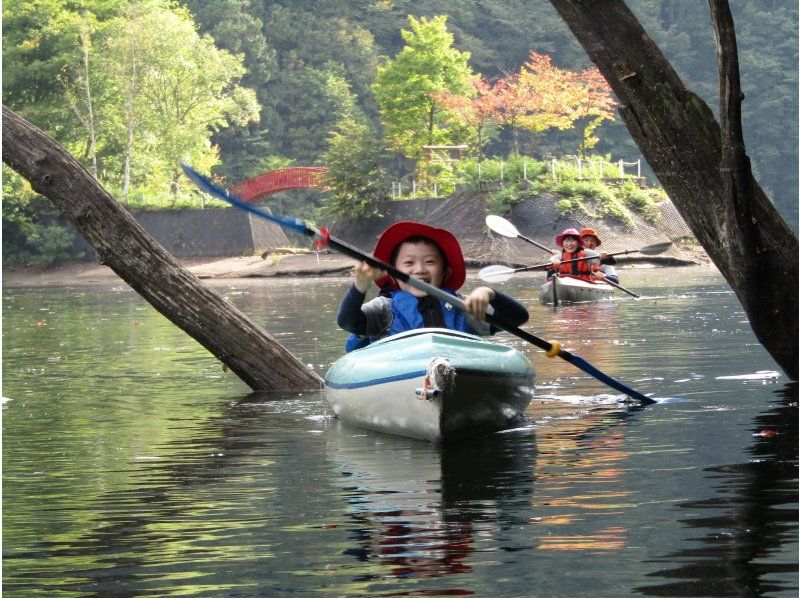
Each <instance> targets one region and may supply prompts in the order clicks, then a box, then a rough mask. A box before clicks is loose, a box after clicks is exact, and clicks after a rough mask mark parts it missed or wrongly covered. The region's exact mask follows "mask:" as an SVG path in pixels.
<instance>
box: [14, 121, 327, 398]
mask: <svg viewBox="0 0 800 598" xmlns="http://www.w3.org/2000/svg"><path fill="white" fill-rule="evenodd" d="M3 162H5V163H6V164H8V165H9V166H10V167H11V168H13V169H14V170H16V171H17V172H19V173H20V174H21V175H22V176H24V177H25V178H26V179H28V181H30V183H31V185H32V187H33V189H34V190H35V191H36V192H37V193H41V194H42V195H45V196H47V197H48V198H49V199H50V200H51V201H52V202H53V203H54V204H55V205H56V206H57V207H58V208H59V209H60V210H61V212H62V213H63V214H64V215H65V216H66V217H67V218H68V219H69V220H70V222H72V224H74V225H75V227H76V228H77V229H78V231H80V233H81V234H82V235H83V236H84V237H85V238H86V240H87V241H88V242H89V243H90V244H91V245H92V247H94V249H95V250H96V251H97V254H98V256H99V261H100V263H101V264H105V265H107V266H109V267H110V268H111V269H112V270H113V271H114V272H116V273H117V274H118V275H119V276H120V278H122V279H123V280H124V281H125V282H126V283H128V284H129V285H130V286H131V287H132V288H133V289H134V290H135V291H136V292H137V293H139V294H140V295H141V296H142V297H144V298H145V299H146V300H147V301H148V302H149V303H150V304H151V305H152V306H153V307H155V308H156V309H157V310H158V311H159V312H161V313H162V314H163V315H164V316H166V317H167V318H168V319H169V320H170V321H172V322H173V323H174V324H175V325H176V326H178V327H179V328H181V329H182V330H183V331H185V332H186V333H187V334H189V335H190V336H191V337H192V338H194V339H195V340H196V341H197V342H199V343H200V344H201V345H203V346H204V347H205V348H206V349H208V350H209V351H210V352H211V353H212V354H213V355H214V356H215V357H217V358H218V359H219V360H220V361H222V362H223V363H224V364H226V365H227V366H228V367H229V368H230V369H231V370H232V371H233V372H234V373H235V374H236V375H238V376H239V377H240V378H241V379H242V380H243V381H244V382H245V383H246V384H247V385H248V386H250V388H252V389H253V390H312V389H319V388H321V386H322V380H321V379H320V377H319V376H317V374H315V373H314V372H313V371H311V370H309V369H308V368H307V367H306V366H305V365H304V364H303V363H301V362H300V361H299V360H298V359H297V358H296V357H294V355H292V354H291V353H290V352H289V351H287V350H286V349H285V348H284V347H283V346H281V345H280V343H278V342H277V341H276V340H275V339H274V338H272V337H271V336H270V335H269V334H267V333H266V332H265V331H264V330H263V329H261V328H260V327H259V326H258V325H257V324H255V323H254V322H253V321H252V320H250V319H249V318H248V317H247V316H245V315H244V314H242V313H241V312H239V311H238V310H237V309H236V308H235V307H233V306H232V305H231V304H229V303H228V302H227V301H225V300H224V299H222V298H221V297H220V296H219V295H217V294H216V293H214V292H213V291H212V290H211V289H209V288H208V287H207V286H206V285H204V284H203V283H202V282H201V281H200V279H198V278H197V277H196V276H195V275H194V274H192V273H191V272H189V271H188V270H187V269H185V268H184V267H183V266H181V264H180V263H179V262H178V261H177V260H176V259H175V258H174V257H173V256H172V255H171V254H170V253H168V252H167V251H166V250H165V249H164V248H163V247H162V246H161V245H160V244H159V243H158V242H157V241H156V240H155V239H153V238H152V237H151V236H150V235H149V234H148V233H147V231H145V230H144V229H143V228H142V227H141V225H140V224H139V223H138V222H137V221H136V220H135V219H134V218H133V217H132V216H131V215H130V214H129V213H128V212H127V211H126V210H125V209H123V208H122V207H121V206H120V205H119V204H118V203H117V202H116V201H115V200H114V198H113V197H111V195H109V193H108V192H107V191H105V189H103V188H102V187H101V186H100V184H99V183H98V182H97V180H96V179H95V178H94V177H93V176H92V175H91V174H90V173H89V172H88V171H87V170H86V169H85V168H84V167H83V166H82V165H81V164H80V163H79V162H78V161H77V160H75V158H73V157H72V156H71V155H70V154H69V153H68V152H67V151H66V150H65V149H64V148H63V147H62V146H61V145H59V144H58V143H57V142H56V141H54V140H53V139H52V138H50V137H49V136H47V135H46V134H45V133H43V132H42V131H40V130H39V129H37V128H36V127H34V126H33V125H32V124H30V123H29V122H28V121H26V120H25V119H23V118H22V117H20V116H19V115H17V114H16V113H14V112H13V111H11V110H9V109H8V108H6V107H5V106H3Z"/></svg>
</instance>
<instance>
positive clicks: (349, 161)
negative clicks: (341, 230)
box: [321, 118, 387, 219]
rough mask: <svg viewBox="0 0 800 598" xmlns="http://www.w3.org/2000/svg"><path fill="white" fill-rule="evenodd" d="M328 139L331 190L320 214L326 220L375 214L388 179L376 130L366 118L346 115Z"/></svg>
mask: <svg viewBox="0 0 800 598" xmlns="http://www.w3.org/2000/svg"><path fill="white" fill-rule="evenodd" d="M327 141H328V149H327V151H326V152H325V155H324V159H325V163H326V164H327V167H328V174H327V176H326V183H327V185H329V186H330V190H329V191H328V192H327V194H326V196H325V199H324V200H323V206H322V212H321V215H322V216H323V217H324V218H326V219H336V218H340V217H342V216H344V217H349V218H361V217H364V218H368V217H370V216H374V215H376V214H377V213H378V203H379V202H380V201H382V200H384V199H386V182H387V181H386V173H385V172H384V170H383V168H382V167H381V158H382V155H383V149H384V148H383V145H382V144H381V143H380V141H378V136H377V135H376V134H375V131H372V130H371V129H370V127H369V125H367V124H366V123H365V122H364V121H363V120H362V121H359V120H356V119H354V118H345V119H343V120H342V121H340V122H339V123H338V124H337V126H336V129H335V130H334V131H333V133H331V135H330V137H329V138H328V140H327Z"/></svg>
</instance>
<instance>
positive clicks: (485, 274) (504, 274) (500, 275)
mask: <svg viewBox="0 0 800 598" xmlns="http://www.w3.org/2000/svg"><path fill="white" fill-rule="evenodd" d="M512 276H514V269H513V268H509V267H508V266H486V267H485V268H481V269H480V270H479V271H478V278H480V279H481V280H482V281H483V282H505V281H507V280H508V279H509V278H511V277H512Z"/></svg>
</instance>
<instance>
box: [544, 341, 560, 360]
mask: <svg viewBox="0 0 800 598" xmlns="http://www.w3.org/2000/svg"><path fill="white" fill-rule="evenodd" d="M559 353H561V343H559V342H558V341H550V350H549V351H545V353H544V354H545V355H547V356H548V357H555V356H556V355H558V354H559Z"/></svg>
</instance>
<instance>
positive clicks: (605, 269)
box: [579, 228, 619, 284]
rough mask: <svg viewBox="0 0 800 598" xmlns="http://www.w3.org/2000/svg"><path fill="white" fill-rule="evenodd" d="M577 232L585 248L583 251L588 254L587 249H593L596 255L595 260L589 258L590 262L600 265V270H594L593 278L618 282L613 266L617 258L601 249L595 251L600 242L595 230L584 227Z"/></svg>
mask: <svg viewBox="0 0 800 598" xmlns="http://www.w3.org/2000/svg"><path fill="white" fill-rule="evenodd" d="M579 234H580V237H581V243H583V246H584V248H585V249H584V253H587V254H588V253H589V251H595V252H596V253H597V255H598V258H597V259H596V260H590V264H592V265H596V266H600V270H596V271H595V272H594V279H595V280H605V279H608V280H610V281H611V282H615V283H617V284H619V276H617V270H616V268H614V264H616V263H617V260H615V259H614V258H613V257H611V256H609V255H607V254H605V253H603V252H602V251H596V249H597V248H598V247H600V244H601V243H602V241H601V240H600V237H599V235H598V234H597V231H596V230H594V229H593V228H584V229H583V230H581V232H580V233H579Z"/></svg>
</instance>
